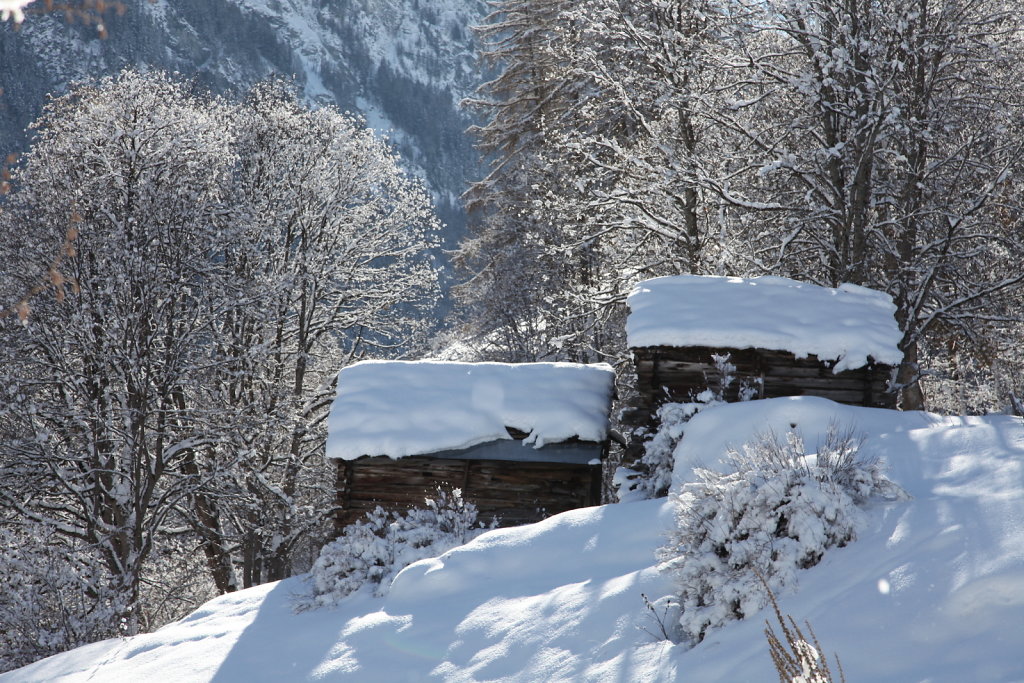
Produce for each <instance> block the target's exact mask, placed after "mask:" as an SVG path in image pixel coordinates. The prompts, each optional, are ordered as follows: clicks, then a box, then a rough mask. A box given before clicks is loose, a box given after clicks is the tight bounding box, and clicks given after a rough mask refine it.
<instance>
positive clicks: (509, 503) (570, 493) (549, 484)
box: [336, 456, 601, 533]
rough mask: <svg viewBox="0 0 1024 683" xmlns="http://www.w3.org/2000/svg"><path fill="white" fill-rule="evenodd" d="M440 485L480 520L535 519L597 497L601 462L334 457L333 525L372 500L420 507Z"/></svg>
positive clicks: (359, 511) (358, 512) (516, 521)
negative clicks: (456, 491)
mask: <svg viewBox="0 0 1024 683" xmlns="http://www.w3.org/2000/svg"><path fill="white" fill-rule="evenodd" d="M439 484H449V485H451V486H455V487H458V488H461V489H462V496H463V498H464V499H465V500H466V501H468V502H472V503H473V504H474V505H476V506H477V508H478V510H479V511H480V519H481V520H482V521H489V520H490V519H491V518H492V517H497V518H498V523H499V525H501V526H514V525H517V524H526V523H529V522H536V521H539V520H541V519H544V518H545V517H549V516H551V515H553V514H556V513H559V512H565V511H566V510H572V509H574V508H579V507H587V506H590V505H597V504H599V503H600V502H601V466H600V465H575V464H564V463H549V462H511V461H507V460H454V459H449V458H446V459H441V458H431V457H424V456H411V457H406V458H399V459H396V460H393V459H391V458H389V457H387V456H377V457H362V458H359V459H357V460H339V461H338V481H337V491H338V499H337V506H338V509H339V513H338V516H337V517H336V530H337V532H339V533H340V531H341V529H342V528H344V527H345V526H346V525H347V524H351V523H352V522H354V521H356V520H357V519H359V518H360V517H361V516H362V515H363V514H364V513H366V512H367V511H368V510H372V509H373V508H374V507H376V506H377V505H380V506H382V507H384V508H385V509H389V510H395V511H401V510H407V509H409V508H411V507H422V506H423V500H424V498H427V497H428V496H430V495H431V494H432V493H433V491H434V490H435V488H436V487H437V486H438V485H439Z"/></svg>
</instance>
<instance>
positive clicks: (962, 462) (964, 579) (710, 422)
mask: <svg viewBox="0 0 1024 683" xmlns="http://www.w3.org/2000/svg"><path fill="white" fill-rule="evenodd" d="M836 420H838V421H840V422H842V423H844V424H848V425H852V426H854V427H855V428H856V429H857V430H859V431H860V432H862V433H863V434H864V435H865V437H866V438H865V440H864V443H863V445H862V446H861V450H862V453H863V454H865V455H868V456H876V457H878V458H880V459H882V460H884V461H885V462H886V464H887V465H888V468H889V476H890V478H891V479H892V480H894V481H895V482H896V483H898V484H899V485H900V486H902V487H903V488H904V489H905V490H906V491H907V492H908V493H910V494H911V495H912V496H913V499H912V500H910V501H903V502H891V503H883V502H876V503H874V504H872V505H871V506H870V507H869V508H868V510H867V515H866V516H867V521H866V523H865V524H864V526H863V528H862V529H861V530H860V533H859V538H858V540H857V541H855V542H854V543H852V544H851V545H849V546H847V547H846V548H842V549H837V550H832V551H829V552H828V553H827V554H826V555H825V557H824V559H823V561H822V562H821V564H819V565H817V566H815V567H813V568H811V569H809V570H807V571H805V572H801V573H800V574H799V577H798V580H799V585H798V587H797V589H796V590H795V591H791V592H787V593H786V594H784V595H782V596H781V600H780V602H781V607H782V609H783V610H784V611H785V612H787V613H789V614H792V615H793V616H795V617H796V618H797V619H798V620H803V619H809V620H810V621H811V623H812V624H813V626H814V629H815V632H816V633H817V635H818V637H819V638H820V640H821V643H822V645H823V646H824V647H825V649H826V650H827V651H828V653H829V654H830V655H831V653H832V652H833V651H835V652H837V653H838V654H839V657H840V658H841V660H842V665H843V668H844V670H845V672H846V677H847V680H850V681H893V682H894V683H895V682H897V681H898V682H900V683H904V682H906V681H930V682H940V681H949V682H954V681H956V682H958V683H959V682H962V681H1015V680H1022V679H1024V659H1022V658H1021V657H1020V652H1021V651H1022V647H1024V630H1022V629H1021V626H1020V625H1021V624H1024V423H1022V421H1021V420H1020V419H1018V418H1013V417H1006V416H988V417H942V416H938V415H932V414H928V413H898V412H894V411H885V410H876V409H867V408H855V407H848V406H840V405H837V404H834V403H830V402H828V401H824V400H821V399H806V398H795V399H773V400H767V401H754V402H750V403H744V404H731V405H723V406H718V407H714V408H710V409H708V410H706V411H704V412H702V413H701V414H699V415H698V416H697V417H695V418H694V419H693V420H692V422H690V423H689V424H688V425H687V433H686V436H685V437H684V439H683V442H684V445H681V446H680V451H679V453H678V455H679V456H680V463H679V467H678V468H677V473H676V474H677V479H680V480H682V479H685V477H686V468H687V467H688V466H689V467H692V463H693V462H695V461H696V460H697V459H699V460H700V461H701V462H702V463H703V464H705V465H709V466H715V464H716V463H718V462H719V461H720V459H721V457H722V455H723V454H724V451H725V449H726V448H727V447H728V446H729V445H732V446H739V445H741V444H742V443H743V442H744V441H746V440H748V438H749V437H750V435H751V434H756V433H758V432H761V431H763V430H764V429H765V428H766V426H768V425H776V426H777V427H778V428H779V429H778V431H780V433H781V432H784V431H785V430H786V429H788V428H789V427H790V425H791V424H793V423H795V424H796V425H797V426H798V429H799V430H800V432H801V433H802V434H803V435H804V438H805V440H806V442H807V444H808V449H810V448H812V444H813V442H814V440H815V438H816V435H817V434H823V433H825V431H826V429H827V426H828V423H829V422H833V421H836ZM687 463H690V464H689V465H688V464H687ZM671 523H672V515H671V512H670V510H669V508H668V506H667V505H666V504H665V503H664V502H663V501H648V502H643V503H630V504H620V505H609V506H602V507H595V508H587V509H582V510H575V511H571V512H568V513H565V514H562V515H558V516H556V517H552V518H550V519H548V520H545V521H544V522H541V523H538V524H533V525H529V526H524V527H519V528H514V529H500V530H495V531H492V532H489V533H486V534H484V535H482V536H480V537H479V538H477V539H475V540H474V541H472V542H470V543H469V544H467V545H465V546H462V547H459V548H456V549H454V550H452V551H449V552H447V553H445V554H444V555H442V556H440V557H438V558H434V559H430V560H424V561H421V562H418V563H415V564H413V565H411V566H409V567H408V568H406V569H405V570H404V571H403V572H401V573H400V574H399V575H398V576H397V577H396V578H395V580H394V583H393V585H392V587H391V591H390V594H389V595H387V596H386V597H384V598H374V597H371V596H370V595H369V593H368V592H360V593H356V594H353V595H351V596H349V597H348V598H346V599H345V600H344V601H343V602H342V603H341V605H340V606H339V607H338V608H337V609H335V610H319V611H313V612H305V613H301V614H295V613H294V611H293V596H294V595H295V594H297V593H299V592H301V591H304V590H306V586H305V585H304V583H303V579H302V578H297V579H290V580H288V581H283V582H280V583H276V584H268V585H265V586H260V587H258V588H254V589H250V590H247V591H242V592H239V593H236V594H232V595H226V596H223V597H220V598H217V599H215V600H212V601H211V602H209V603H207V604H206V605H204V606H203V607H201V608H200V609H199V610H197V611H196V612H195V613H193V614H192V615H190V616H189V617H187V618H185V619H183V620H181V621H179V622H176V623H173V624H170V625H168V626H166V627H164V628H162V629H160V630H159V631H156V632H155V633H151V634H146V635H140V636H136V637H134V638H128V639H120V640H108V641H104V642H101V643H95V644H93V645H89V646H86V647H83V648H79V649H77V650H74V651H71V652H68V653H65V654H62V655H58V656H55V657H52V658H49V659H47V660H43V661H41V662H37V663H36V664H33V665H31V666H29V667H26V668H24V669H20V670H18V671H14V672H10V673H8V674H6V675H4V676H0V681H4V682H6V681H86V680H91V681H98V680H99V681H125V680H165V681H209V680H212V681H253V680H268V681H269V680H332V681H335V680H337V681H366V680H374V681H407V680H441V681H479V680H504V681H538V680H544V681H570V680H571V681H610V680H615V681H674V680H679V681H684V680H685V681H766V682H768V681H776V680H777V677H776V674H775V671H774V670H773V669H772V666H771V662H770V660H769V658H768V652H767V645H766V642H765V639H764V636H763V633H762V629H763V626H764V622H763V619H764V618H767V617H768V614H766V613H764V612H762V613H761V614H759V615H758V616H757V617H755V618H752V619H748V620H745V621H742V622H736V623H732V624H730V625H728V626H726V627H724V628H721V629H718V630H715V631H712V632H710V633H709V634H708V635H707V637H706V639H705V640H704V641H703V642H702V643H700V644H699V645H698V646H697V647H695V648H693V649H686V648H685V647H683V646H680V645H673V644H671V643H669V642H667V641H663V640H658V639H657V638H656V637H655V635H652V634H657V633H658V629H657V624H656V622H655V621H654V620H653V619H652V617H653V615H651V613H650V612H648V611H647V610H646V609H645V608H644V604H643V599H642V598H641V594H645V595H647V596H648V597H650V598H651V599H652V600H653V599H656V598H658V597H660V596H663V595H667V594H669V593H671V592H672V586H671V584H670V581H669V579H668V578H667V577H666V576H664V575H662V574H660V573H659V572H658V571H657V569H656V568H655V566H654V565H655V560H654V553H655V550H656V548H657V547H658V546H659V545H661V543H662V542H663V536H662V535H663V532H664V530H665V529H666V528H667V527H668V525H670V524H671Z"/></svg>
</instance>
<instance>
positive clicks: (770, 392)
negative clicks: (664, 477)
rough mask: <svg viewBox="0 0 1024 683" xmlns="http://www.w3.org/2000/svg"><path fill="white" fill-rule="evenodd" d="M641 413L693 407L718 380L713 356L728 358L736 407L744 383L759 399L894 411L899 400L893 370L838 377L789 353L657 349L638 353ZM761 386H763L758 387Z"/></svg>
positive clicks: (823, 364)
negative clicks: (818, 400)
mask: <svg viewBox="0 0 1024 683" xmlns="http://www.w3.org/2000/svg"><path fill="white" fill-rule="evenodd" d="M632 351H633V363H634V365H635V367H636V374H637V390H638V391H639V393H640V398H639V401H640V403H641V405H639V406H638V408H641V410H642V411H646V412H649V413H650V412H653V411H654V410H655V409H657V406H658V405H660V404H661V403H664V402H666V401H689V400H691V398H692V397H693V396H695V395H696V394H698V393H700V392H701V391H703V390H704V389H706V388H707V387H708V383H709V379H710V380H711V381H712V382H716V381H717V380H718V373H717V371H716V370H715V367H714V363H713V362H712V360H711V356H712V354H719V355H721V354H725V353H728V354H729V356H730V358H729V362H730V363H732V364H733V365H735V366H736V371H735V375H736V381H735V382H734V383H733V384H732V385H731V386H730V387H729V389H728V391H727V393H726V396H725V398H726V400H730V401H735V400H737V398H738V392H739V389H740V386H741V383H742V382H743V381H744V380H745V381H747V382H748V383H754V386H757V387H758V392H759V393H758V398H777V397H781V396H821V397H824V398H828V399H832V400H833V401H836V402H838V403H847V404H851V405H861V406H873V407H879V408H892V407H894V406H895V395H894V394H892V393H891V392H888V391H886V386H887V382H888V379H889V374H890V370H891V366H888V365H880V364H873V365H869V366H864V367H862V368H858V369H856V370H846V371H843V372H839V373H833V372H832V367H833V366H834V365H835V363H834V361H821V360H819V359H818V358H817V357H815V356H808V357H806V358H797V357H795V356H794V355H793V354H792V353H787V352H785V351H768V350H763V349H712V348H707V347H687V348H671V347H652V348H640V349H633V350H632ZM758 383H760V384H758Z"/></svg>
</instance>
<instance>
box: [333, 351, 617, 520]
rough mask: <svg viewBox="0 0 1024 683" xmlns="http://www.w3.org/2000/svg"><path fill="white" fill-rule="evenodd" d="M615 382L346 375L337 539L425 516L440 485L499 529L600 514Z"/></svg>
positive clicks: (433, 369)
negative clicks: (361, 522) (387, 520)
mask: <svg viewBox="0 0 1024 683" xmlns="http://www.w3.org/2000/svg"><path fill="white" fill-rule="evenodd" d="M614 378H615V375H614V372H613V371H612V369H611V367H610V366H608V365H604V364H600V365H578V364H570V363H526V364H506V363H455V362H437V361H364V362H360V363H356V364H355V365H351V366H349V367H347V368H344V369H343V370H342V371H341V372H340V373H339V374H338V394H337V397H336V399H335V401H334V403H333V404H332V406H331V412H330V415H329V417H328V439H327V456H328V457H329V458H333V459H335V460H336V462H337V507H338V510H339V513H338V515H337V517H336V524H337V528H338V530H339V532H340V529H341V528H343V527H344V526H345V525H347V524H350V523H351V522H353V521H355V520H356V519H358V518H360V517H361V516H362V515H363V514H365V512H367V511H368V510H372V509H373V508H374V507H376V506H377V505H380V506H382V507H384V508H385V509H390V510H396V511H397V510H404V509H408V508H410V507H416V506H420V507H421V506H423V504H424V499H425V498H426V497H428V496H430V495H431V494H432V493H433V491H434V490H435V488H436V487H437V486H438V485H440V484H448V485H451V486H454V487H457V488H460V489H461V490H462V496H463V498H464V499H465V500H466V501H468V502H472V503H473V504H475V505H476V506H477V508H478V510H479V512H480V518H481V520H490V519H491V518H492V517H496V518H497V519H498V522H499V524H500V525H502V526H511V525H516V524H524V523H528V522H535V521H539V520H540V519H543V518H545V517H548V516H550V515H553V514H556V513H559V512H564V511H566V510H570V509H573V508H578V507H586V506H590V505H597V504H599V503H600V502H601V463H602V461H603V459H604V457H605V455H606V453H607V449H608V420H609V412H610V409H611V401H612V394H613V391H614Z"/></svg>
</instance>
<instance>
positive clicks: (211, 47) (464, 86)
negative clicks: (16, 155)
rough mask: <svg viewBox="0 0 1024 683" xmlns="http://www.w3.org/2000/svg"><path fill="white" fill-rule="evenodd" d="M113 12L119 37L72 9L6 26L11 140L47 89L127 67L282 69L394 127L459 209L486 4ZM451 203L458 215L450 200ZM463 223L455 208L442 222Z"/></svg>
mask: <svg viewBox="0 0 1024 683" xmlns="http://www.w3.org/2000/svg"><path fill="white" fill-rule="evenodd" d="M121 4H123V5H124V6H125V8H126V11H125V12H124V13H123V14H122V15H118V14H117V13H116V12H115V11H114V10H113V9H111V10H108V11H106V12H104V13H103V15H102V17H103V22H104V26H105V30H106V33H107V36H108V37H107V38H106V39H103V40H101V39H99V38H98V37H97V32H96V29H95V28H94V27H92V26H84V25H83V24H82V23H81V22H80V21H73V22H72V23H71V24H68V23H67V22H65V21H64V20H63V18H62V17H61V15H60V14H59V13H55V14H52V15H30V16H28V17H27V20H26V21H25V23H24V24H23V25H22V26H21V28H20V30H18V31H15V30H14V29H13V28H12V26H11V25H10V24H9V23H7V22H5V23H3V24H0V60H2V62H3V67H4V68H3V69H0V89H2V93H3V96H2V97H0V139H2V140H4V149H3V151H4V153H8V152H16V151H20V150H22V149H23V148H24V145H25V137H24V134H23V132H22V131H23V129H24V127H25V126H26V125H27V124H28V123H30V122H31V121H32V120H34V119H35V118H36V117H37V116H38V115H39V112H40V110H41V108H42V105H43V104H44V103H45V98H46V95H47V94H48V93H60V92H62V91H63V90H64V89H65V87H66V84H67V83H68V82H70V81H74V80H84V79H89V78H95V77H98V76H101V75H104V74H109V73H114V72H116V71H118V70H120V69H121V68H123V67H125V66H136V67H141V68H147V67H153V68H160V69H165V70H169V71H176V72H179V73H180V74H182V75H183V76H185V77H188V78H195V79H196V81H197V82H198V83H199V84H200V85H202V86H205V87H209V88H211V89H213V90H214V91H216V92H223V91H226V90H229V89H241V88H245V87H247V86H248V85H249V84H251V83H253V82H255V81H257V80H259V79H260V78H262V77H264V76H266V75H267V74H269V73H272V72H276V73H279V74H285V75H294V76H295V77H296V79H297V81H298V83H299V84H300V85H301V86H302V88H303V91H304V93H305V95H306V97H307V98H308V99H309V100H310V101H313V102H321V103H331V104H336V105H337V106H338V107H340V108H341V109H344V110H349V111H357V112H359V113H361V114H363V115H364V116H365V117H366V118H367V120H368V122H369V123H370V125H371V126H373V127H374V128H376V129H377V130H379V131H381V132H382V133H384V132H388V133H390V134H391V135H392V138H393V139H394V141H395V142H396V143H397V144H398V146H399V149H400V151H401V152H402V155H403V157H404V158H405V159H406V160H407V161H408V163H409V165H410V167H411V168H412V169H413V170H414V171H416V172H417V173H419V174H421V175H422V176H424V177H425V179H426V180H427V181H428V183H429V184H430V186H431V189H432V190H434V192H435V194H436V195H437V196H439V197H441V198H443V199H444V200H445V201H446V203H447V204H452V205H454V202H453V201H452V200H453V199H454V197H456V196H457V195H459V194H460V193H461V192H462V190H463V186H464V184H465V179H466V177H467V174H468V175H472V173H473V169H474V168H475V164H476V161H475V153H474V151H473V150H472V146H471V142H470V140H469V139H468V138H467V137H466V136H465V135H464V131H465V128H466V127H467V126H468V125H469V119H468V118H467V117H466V115H465V114H464V113H463V112H462V111H461V110H460V109H459V107H458V103H459V101H460V100H461V99H462V98H463V97H465V96H466V95H468V94H469V93H470V92H472V90H473V89H474V88H475V87H476V85H477V83H478V82H479V80H480V76H479V74H478V72H477V69H476V63H477V62H476V57H475V53H474V47H473V38H472V33H471V31H470V26H472V25H473V24H475V23H477V22H478V21H479V20H480V18H481V16H482V13H483V11H484V3H483V2H482V0H432V1H431V2H424V3H420V2H418V1H416V0H355V1H352V0H330V1H317V0H282V1H276V0H156V1H150V0H123V2H122V3H121ZM442 211H447V212H449V213H450V212H451V211H454V209H453V208H452V206H448V205H446V206H443V207H442ZM442 217H443V218H446V219H448V220H452V216H450V215H445V216H442Z"/></svg>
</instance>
